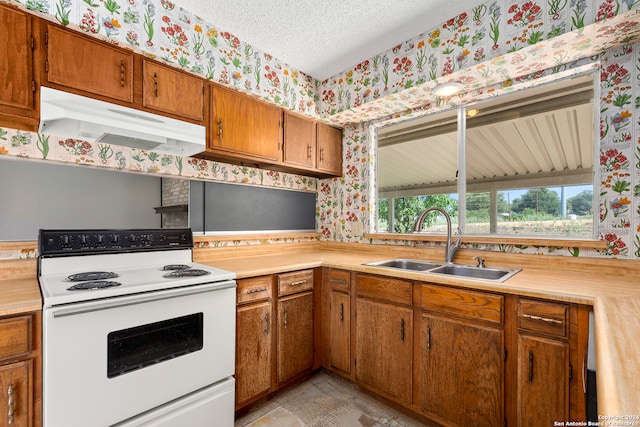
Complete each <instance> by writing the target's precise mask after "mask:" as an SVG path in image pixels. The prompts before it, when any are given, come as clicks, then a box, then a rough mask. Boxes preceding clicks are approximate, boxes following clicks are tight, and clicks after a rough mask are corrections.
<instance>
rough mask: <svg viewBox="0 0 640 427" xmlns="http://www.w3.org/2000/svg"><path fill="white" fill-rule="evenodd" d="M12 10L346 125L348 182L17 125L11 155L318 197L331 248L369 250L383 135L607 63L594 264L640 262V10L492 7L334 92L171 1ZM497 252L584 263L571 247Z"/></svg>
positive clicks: (567, 3)
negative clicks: (356, 245) (456, 92)
mask: <svg viewBox="0 0 640 427" xmlns="http://www.w3.org/2000/svg"><path fill="white" fill-rule="evenodd" d="M0 1H7V2H10V3H13V4H18V5H19V6H21V7H23V8H25V9H26V10H28V11H30V12H32V13H35V14H38V15H40V16H42V17H44V18H46V19H50V20H52V21H56V22H59V23H61V24H62V25H65V26H69V27H71V28H73V29H75V30H77V31H81V32H84V33H87V34H89V35H92V36H95V37H99V38H103V39H107V40H109V41H111V42H113V43H117V44H119V45H121V46H127V47H130V48H131V49H133V50H135V51H138V52H141V53H144V54H145V55H149V56H153V57H156V58H157V59H161V60H164V61H165V62H167V63H170V64H172V65H173V66H176V67H179V68H182V69H184V70H187V71H190V72H192V73H194V74H196V75H200V76H203V77H204V78H207V79H210V80H213V81H216V82H218V83H221V84H224V85H227V86H230V87H234V88H236V89H238V90H241V91H244V92H248V93H250V94H252V95H255V96H258V97H261V98H263V99H265V100H267V101H269V102H272V103H274V104H277V105H280V106H282V107H284V108H290V109H294V110H296V111H299V112H302V113H305V114H308V115H312V116H316V117H321V118H322V119H323V120H325V121H327V122H328V123H332V124H336V125H340V126H346V129H345V132H344V140H343V144H344V153H343V155H344V162H343V176H342V177H340V178H335V179H329V180H321V181H318V180H316V179H314V178H307V177H303V176H298V175H291V174H283V173H278V172H271V171H265V170H260V169H253V168H246V167H240V166H232V165H227V164H223V163H219V162H211V161H207V160H202V159H197V158H182V157H177V156H168V155H162V154H158V153H154V152H146V151H142V150H135V149H129V148H125V147H117V146H109V145H102V144H92V143H88V142H86V141H78V140H69V139H61V138H56V137H55V136H47V135H40V134H35V133H29V132H22V131H18V130H13V129H0V154H8V155H13V156H25V157H32V158H35V159H46V160H54V161H62V162H70V163H75V164H79V165H84V166H99V167H109V168H115V169H122V170H130V171H138V172H142V173H158V174H164V175H172V176H187V177H193V178H197V179H214V180H223V181H234V182H245V183H252V184H256V185H273V186H284V187H289V188H297V189H307V190H312V191H313V190H316V191H317V192H318V195H319V197H318V205H317V226H318V230H319V231H320V232H321V233H322V236H323V239H326V240H336V241H349V242H363V243H364V242H368V239H365V238H364V234H365V233H368V232H370V231H371V224H373V223H374V222H373V220H374V219H375V218H374V215H375V181H374V179H375V175H376V174H375V139H374V137H373V135H374V133H373V131H374V129H375V128H376V127H377V126H380V125H382V124H386V123H390V122H393V121H397V120H401V119H403V118H407V117H413V116H419V115H424V114H427V113H430V112H434V111H438V110H439V109H443V108H449V107H451V106H452V105H458V104H464V103H467V102H471V101H475V100H479V99H483V98H485V97H488V96H495V95H496V94H497V93H499V91H501V90H510V89H516V88H522V87H527V86H529V85H535V84H537V83H539V82H540V81H542V79H544V78H549V76H553V75H557V74H558V73H564V72H570V71H571V70H572V69H577V68H580V67H588V66H597V67H600V74H601V77H602V88H603V89H602V100H601V120H600V122H601V123H600V137H601V156H600V167H601V173H600V175H601V181H602V182H601V185H600V187H601V188H600V190H601V191H600V193H601V201H602V203H601V204H600V222H601V224H600V225H601V230H602V236H601V237H602V239H603V240H605V241H607V242H608V244H609V248H608V249H607V250H606V251H600V252H598V253H596V254H591V253H587V254H586V255H588V256H591V255H595V256H616V257H633V258H640V237H639V236H640V172H639V171H640V142H639V140H638V138H640V121H639V120H638V119H637V116H638V114H639V109H640V101H639V99H640V93H639V92H640V90H639V88H638V87H637V86H638V83H637V82H638V80H639V78H640V71H638V68H639V67H640V62H639V61H640V57H639V56H638V53H637V50H638V49H639V45H638V44H637V41H638V40H639V38H638V37H639V34H640V14H636V13H633V12H630V11H631V10H633V9H637V8H638V6H639V5H640V0H528V1H522V0H490V1H487V2H485V3H483V4H481V5H479V6H477V7H474V8H472V9H471V10H468V11H466V12H464V13H461V14H460V15H458V16H455V17H451V18H448V19H446V20H443V22H442V23H441V24H440V25H438V26H436V27H435V28H429V29H425V31H424V32H423V33H421V34H419V35H417V36H416V37H414V38H412V39H410V40H407V41H405V42H403V43H401V44H398V45H396V46H394V47H393V48H391V49H389V50H387V51H385V52H381V53H379V54H378V55H375V56H374V57H372V58H369V59H366V60H364V61H362V62H361V63H359V64H357V65H355V66H354V67H353V68H352V69H349V70H345V71H344V72H343V73H340V74H338V75H336V76H334V77H332V78H330V79H327V80H325V81H323V82H319V81H316V80H314V79H313V78H311V77H310V76H307V75H305V74H304V73H302V72H301V71H298V70H295V69H292V68H291V67H288V66H287V65H286V63H284V62H282V61H281V60H279V59H276V58H273V57H272V56H271V55H269V54H268V53H266V52H263V51H261V50H260V49H259V47H257V46H253V45H251V44H248V43H245V42H243V41H242V40H240V39H239V38H238V37H236V36H234V35H233V34H232V33H231V32H229V31H230V30H232V29H221V28H217V27H216V26H215V24H214V23H209V22H204V21H203V20H202V19H200V18H199V17H197V16H195V15H193V14H192V13H190V12H189V11H186V10H184V9H182V8H181V7H180V6H179V5H178V4H176V3H174V2H172V1H169V0H127V1H124V0H20V1H17V0H0ZM449 80H456V81H460V82H462V83H463V84H464V85H465V92H464V93H463V95H462V96H460V97H455V98H452V99H439V98H436V97H433V95H431V89H432V88H433V87H434V86H435V85H436V84H437V83H440V82H443V81H449ZM397 243H399V244H407V243H406V242H397ZM488 249H492V250H512V251H535V252H541V251H542V252H544V253H559V254H562V255H577V251H575V250H573V249H572V248H564V249H558V248H522V247H508V248H504V247H497V248H495V247H488ZM580 255H581V256H582V255H585V253H584V251H583V253H580Z"/></svg>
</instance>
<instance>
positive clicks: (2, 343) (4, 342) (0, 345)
mask: <svg viewBox="0 0 640 427" xmlns="http://www.w3.org/2000/svg"><path fill="white" fill-rule="evenodd" d="M30 351H31V316H19V317H11V318H7V319H2V320H0V360H7V359H12V358H15V357H18V356H23V355H25V354H27V353H29V352H30Z"/></svg>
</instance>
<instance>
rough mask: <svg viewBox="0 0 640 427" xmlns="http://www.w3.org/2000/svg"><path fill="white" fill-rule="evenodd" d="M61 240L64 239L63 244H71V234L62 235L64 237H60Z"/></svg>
mask: <svg viewBox="0 0 640 427" xmlns="http://www.w3.org/2000/svg"><path fill="white" fill-rule="evenodd" d="M60 240H61V241H62V244H63V245H68V244H69V241H70V240H71V239H70V238H69V236H67V235H66V234H65V235H64V236H62V237H61V238H60Z"/></svg>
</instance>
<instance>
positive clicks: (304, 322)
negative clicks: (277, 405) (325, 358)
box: [278, 291, 313, 383]
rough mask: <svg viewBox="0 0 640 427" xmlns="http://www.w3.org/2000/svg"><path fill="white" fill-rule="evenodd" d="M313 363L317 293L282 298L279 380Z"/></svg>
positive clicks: (292, 376) (305, 368) (279, 320)
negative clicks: (314, 306) (314, 303)
mask: <svg viewBox="0 0 640 427" xmlns="http://www.w3.org/2000/svg"><path fill="white" fill-rule="evenodd" d="M312 367H313V293H312V292H310V291H307V292H303V293H300V294H295V295H291V296H287V297H283V298H280V299H279V300H278V383H283V382H286V381H288V380H290V379H292V378H294V377H295V376H297V375H299V374H301V373H303V372H305V371H308V370H310V369H311V368H312Z"/></svg>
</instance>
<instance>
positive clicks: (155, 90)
mask: <svg viewBox="0 0 640 427" xmlns="http://www.w3.org/2000/svg"><path fill="white" fill-rule="evenodd" d="M153 94H154V95H155V96H156V98H157V97H158V73H153Z"/></svg>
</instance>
